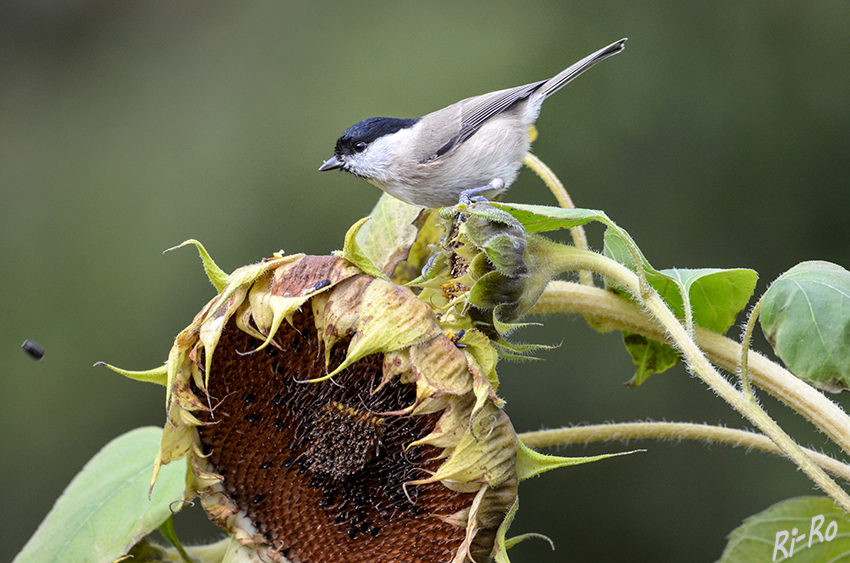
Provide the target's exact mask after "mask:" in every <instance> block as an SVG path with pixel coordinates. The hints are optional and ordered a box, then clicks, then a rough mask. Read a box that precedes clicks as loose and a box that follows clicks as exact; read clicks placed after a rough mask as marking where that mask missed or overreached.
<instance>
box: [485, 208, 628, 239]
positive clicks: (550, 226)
mask: <svg viewBox="0 0 850 563" xmlns="http://www.w3.org/2000/svg"><path fill="white" fill-rule="evenodd" d="M490 203H491V205H493V207H496V208H497V209H501V210H502V211H506V212H508V213H510V214H511V215H512V216H513V217H514V219H516V220H517V221H519V222H520V223H522V226H523V227H524V228H525V231H526V232H527V233H542V232H547V231H557V230H559V229H571V228H573V227H577V226H579V225H586V224H587V223H590V222H591V221H599V222H600V223H603V224H605V225H608V226H609V227H611V226H613V227H616V225H615V224H614V222H613V221H611V219H609V218H608V216H607V215H605V213H604V212H602V211H597V210H595V209H564V208H562V207H547V206H545V205H523V204H518V203H512V204H507V203H498V202H490Z"/></svg>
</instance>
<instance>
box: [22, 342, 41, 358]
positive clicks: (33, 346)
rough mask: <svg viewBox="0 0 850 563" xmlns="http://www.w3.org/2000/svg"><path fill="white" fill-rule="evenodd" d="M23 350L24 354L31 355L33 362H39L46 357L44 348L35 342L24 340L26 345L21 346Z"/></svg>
mask: <svg viewBox="0 0 850 563" xmlns="http://www.w3.org/2000/svg"><path fill="white" fill-rule="evenodd" d="M21 348H23V349H24V352H26V353H27V354H29V356H30V357H31V358H32V359H33V360H36V361H38V360H40V359H42V358H43V357H44V346H42V345H41V344H39V343H38V342H36V341H35V340H24V343H23V344H21Z"/></svg>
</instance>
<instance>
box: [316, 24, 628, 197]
mask: <svg viewBox="0 0 850 563" xmlns="http://www.w3.org/2000/svg"><path fill="white" fill-rule="evenodd" d="M625 42H626V40H625V39H621V40H619V41H617V42H616V43H613V44H611V45H608V46H607V47H605V48H604V49H600V50H599V51H596V52H595V53H593V54H592V55H589V56H587V57H585V58H583V59H582V60H580V61H578V62H577V63H575V64H574V65H572V66H570V67H569V68H567V69H566V70H564V71H563V72H561V73H559V74H558V75H556V76H554V77H553V78H550V79H549V80H541V81H540V82H533V83H531V84H526V85H525V86H517V87H516V88H509V89H507V90H499V91H497V92H490V93H489V94H484V95H482V96H475V97H472V98H467V99H465V100H461V101H459V102H457V103H454V104H452V105H450V106H448V107H445V108H443V109H439V110H437V111H435V112H433V113H429V114H428V115H426V116H424V117H420V118H418V119H398V118H394V117H372V118H369V119H364V120H363V121H361V122H359V123H355V124H354V125H352V126H351V127H349V128H348V129H347V130H346V131H345V133H343V134H342V137H340V138H339V140H337V142H336V148H335V149H334V155H333V156H332V157H331V158H329V159H328V160H326V161H325V163H324V164H322V166H321V167H320V168H319V170H320V171H325V170H337V169H340V170H345V171H346V172H350V173H351V174H354V175H355V176H360V177H361V178H363V179H365V180H367V181H368V182H370V183H372V184H374V185H376V186H378V187H379V188H381V189H382V190H384V191H385V192H387V193H388V194H390V195H391V196H393V197H395V198H398V199H400V200H401V201H404V202H406V203H409V204H411V205H417V206H420V207H429V208H436V207H446V206H449V205H455V204H457V203H458V201H467V202H468V201H469V200H470V198H471V197H475V196H481V195H486V196H494V195H497V194H500V193H502V192H504V191H505V190H506V189H507V188H508V186H510V185H511V183H512V182H513V181H514V180H515V179H516V177H517V174H518V173H519V168H520V166H522V161H523V159H525V155H526V154H527V153H528V149H529V147H530V145H531V139H530V128H531V126H532V125H533V124H534V122H535V121H537V116H538V115H540V107H541V106H542V105H543V100H545V99H546V98H548V97H549V96H551V95H552V94H554V93H555V92H557V91H558V90H560V89H561V88H563V87H564V86H566V85H567V84H568V83H569V82H570V81H572V80H573V79H574V78H576V77H577V76H579V75H580V74H581V73H583V72H584V71H585V70H587V69H589V68H590V67H592V66H593V65H595V64H596V63H598V62H600V61H603V60H605V59H607V58H608V57H610V56H612V55H616V54H617V53H619V52H620V51H622V50H623V46H624V44H625Z"/></svg>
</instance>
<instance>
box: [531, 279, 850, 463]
mask: <svg viewBox="0 0 850 563" xmlns="http://www.w3.org/2000/svg"><path fill="white" fill-rule="evenodd" d="M551 313H573V314H578V315H586V316H589V317H592V318H593V319H594V320H595V321H596V324H595V325H594V326H596V327H597V328H598V329H599V330H603V331H612V330H627V331H629V332H635V333H638V334H641V335H643V336H646V337H647V338H652V339H653V340H659V341H662V342H663V341H664V340H665V338H666V335H665V332H664V329H663V328H662V327H661V326H660V325H659V324H658V323H657V322H656V321H654V320H653V319H651V318H649V317H647V316H646V315H645V314H644V313H643V312H642V311H641V310H640V308H639V307H638V306H637V305H635V303H633V302H631V301H629V300H628V299H625V298H623V297H620V296H618V295H615V294H614V293H612V292H610V291H606V290H604V289H599V288H595V287H586V286H582V285H579V284H575V283H570V282H564V281H552V282H549V285H548V286H546V290H545V291H544V292H543V295H541V296H540V299H539V300H538V301H537V303H536V304H535V306H534V307H533V308H532V310H531V311H530V314H551ZM694 337H695V339H696V342H697V344H698V345H699V347H700V348H701V349H702V350H703V351H704V352H705V354H706V356H708V358H709V359H710V360H711V361H712V362H713V363H714V364H715V365H717V366H719V367H721V368H723V369H725V370H726V371H728V372H730V373H735V372H736V371H737V369H738V365H739V361H740V358H741V353H742V346H741V344H740V343H738V342H735V341H734V340H731V339H729V338H726V337H725V336H723V335H722V334H718V333H716V332H712V331H710V330H706V329H704V328H701V327H699V326H697V327H695V329H694ZM747 370H748V373H749V375H750V378H751V379H752V382H753V383H754V384H755V385H756V386H758V387H759V388H760V389H763V390H764V391H767V392H768V393H769V394H770V395H772V396H774V397H776V398H777V399H779V400H780V401H781V402H783V403H785V405H787V406H788V407H790V408H791V409H793V410H794V411H796V412H797V413H799V414H801V415H802V416H803V417H805V418H806V419H807V420H809V421H810V422H811V423H812V424H814V425H815V426H816V427H817V428H818V429H819V430H821V431H822V432H823V433H824V434H826V435H827V436H828V437H829V438H830V439H831V440H832V441H833V442H835V443H836V444H838V445H839V447H841V449H842V450H844V451H845V452H847V453H850V416H848V415H847V414H846V413H845V412H844V411H843V410H842V409H841V407H839V406H838V405H837V404H835V403H833V402H832V401H830V400H829V399H828V398H827V397H825V396H824V395H823V394H822V393H821V392H820V391H818V390H817V389H815V388H814V387H812V386H811V385H809V384H807V383H806V382H804V381H802V380H801V379H799V378H797V377H795V376H794V375H793V374H792V373H791V372H789V371H788V370H786V369H784V368H782V367H781V366H779V365H777V364H775V363H774V362H771V361H770V360H768V359H767V358H765V357H764V356H762V355H761V354H759V353H758V352H755V351H753V350H750V351H749V353H748V363H747Z"/></svg>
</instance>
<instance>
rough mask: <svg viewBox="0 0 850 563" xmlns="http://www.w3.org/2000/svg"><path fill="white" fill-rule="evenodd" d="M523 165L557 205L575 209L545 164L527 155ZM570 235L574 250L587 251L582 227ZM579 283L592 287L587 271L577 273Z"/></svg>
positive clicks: (572, 231)
mask: <svg viewBox="0 0 850 563" xmlns="http://www.w3.org/2000/svg"><path fill="white" fill-rule="evenodd" d="M522 162H523V164H525V165H526V166H528V167H529V168H531V170H533V171H534V173H535V174H537V176H538V177H539V178H540V179H541V180H543V183H544V184H546V187H548V188H549V191H550V192H552V195H553V196H555V200H557V202H558V205H559V206H561V207H562V208H564V209H575V207H576V206H575V204H574V203H573V200H572V199H571V198H570V194H568V193H567V189H566V188H565V187H564V184H563V183H562V182H561V180H560V179H559V178H558V176H556V175H555V173H554V172H552V169H551V168H549V167H548V166H546V164H545V163H544V162H543V161H542V160H540V159H539V158H537V157H536V156H535V155H533V154H531V153H528V154H527V155H525V160H523V161H522ZM570 235H571V236H572V238H573V245H574V246H575V247H576V248H581V249H583V250H587V248H588V246H587V234H585V232H584V227H583V226H581V225H578V226H575V227H572V228H571V229H570ZM578 279H579V282H581V283H582V284H584V285H593V275H592V274H591V273H590V272H588V271H587V270H580V271H579V273H578Z"/></svg>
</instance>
